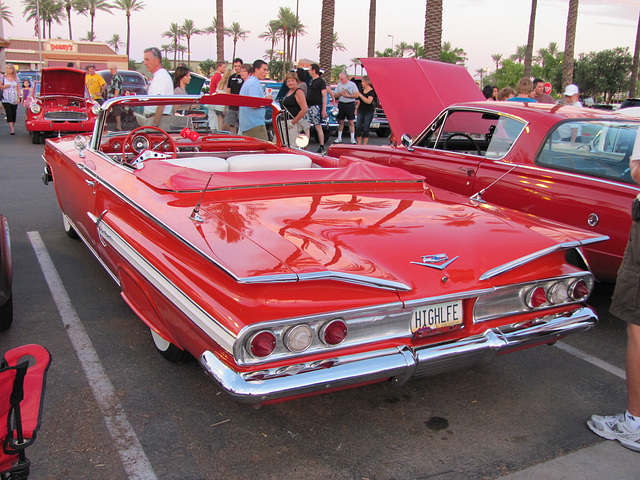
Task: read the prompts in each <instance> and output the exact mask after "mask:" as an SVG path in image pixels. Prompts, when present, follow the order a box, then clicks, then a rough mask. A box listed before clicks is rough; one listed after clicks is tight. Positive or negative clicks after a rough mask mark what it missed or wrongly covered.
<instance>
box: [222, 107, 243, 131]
mask: <svg viewBox="0 0 640 480" xmlns="http://www.w3.org/2000/svg"><path fill="white" fill-rule="evenodd" d="M239 113H240V111H239V110H231V109H230V108H227V113H226V114H225V116H224V123H225V125H230V126H232V127H237V126H238V123H239V121H238V119H239V115H238V114H239Z"/></svg>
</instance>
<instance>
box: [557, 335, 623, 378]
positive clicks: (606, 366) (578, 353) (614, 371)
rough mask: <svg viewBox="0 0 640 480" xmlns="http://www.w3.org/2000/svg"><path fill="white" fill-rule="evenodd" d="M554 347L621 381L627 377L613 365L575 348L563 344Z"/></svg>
mask: <svg viewBox="0 0 640 480" xmlns="http://www.w3.org/2000/svg"><path fill="white" fill-rule="evenodd" d="M555 346H556V347H558V348H559V349H560V350H564V351H565V352H567V353H570V354H571V355H575V356H576V357H578V358H581V359H582V360H584V361H585V362H589V363H590V364H592V365H595V366H596V367H600V368H601V369H603V370H605V371H607V372H609V373H612V374H613V375H615V376H616V377H620V378H622V379H623V380H625V379H626V378H627V375H626V374H625V372H624V370H623V369H622V368H618V367H616V366H614V365H611V364H610V363H607V362H605V361H604V360H600V359H599V358H597V357H594V356H593V355H589V354H588V353H584V352H583V351H582V350H578V349H577V348H574V347H572V346H571V345H568V344H566V343H564V342H556V344H555Z"/></svg>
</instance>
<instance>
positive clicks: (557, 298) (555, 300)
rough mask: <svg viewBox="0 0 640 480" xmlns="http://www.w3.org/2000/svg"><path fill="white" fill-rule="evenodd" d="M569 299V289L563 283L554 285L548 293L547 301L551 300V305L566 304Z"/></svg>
mask: <svg viewBox="0 0 640 480" xmlns="http://www.w3.org/2000/svg"><path fill="white" fill-rule="evenodd" d="M568 298H569V291H568V289H567V286H566V285H565V284H564V283H562V282H558V283H555V284H553V285H552V286H551V287H550V288H549V291H548V292H547V300H549V303H551V304H552V305H558V304H560V303H564V302H566V301H567V299H568Z"/></svg>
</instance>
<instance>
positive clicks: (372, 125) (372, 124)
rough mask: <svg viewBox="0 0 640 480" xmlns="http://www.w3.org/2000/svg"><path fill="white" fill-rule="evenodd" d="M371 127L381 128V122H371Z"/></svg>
mask: <svg viewBox="0 0 640 480" xmlns="http://www.w3.org/2000/svg"><path fill="white" fill-rule="evenodd" d="M369 127H370V128H380V122H371V125H369Z"/></svg>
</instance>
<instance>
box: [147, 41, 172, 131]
mask: <svg viewBox="0 0 640 480" xmlns="http://www.w3.org/2000/svg"><path fill="white" fill-rule="evenodd" d="M143 63H144V66H145V67H146V68H147V70H149V71H150V72H151V74H152V75H153V77H152V78H151V81H150V82H149V90H148V93H149V95H173V80H171V75H169V72H167V71H166V70H165V69H164V68H162V53H161V52H160V49H159V48H157V47H151V48H146V49H145V50H144V58H143ZM172 109H173V107H172V106H171V105H167V106H166V107H162V106H158V107H144V117H145V119H146V120H145V123H144V124H145V125H152V126H154V127H160V128H161V129H163V130H165V131H167V130H170V129H171V111H172Z"/></svg>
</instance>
